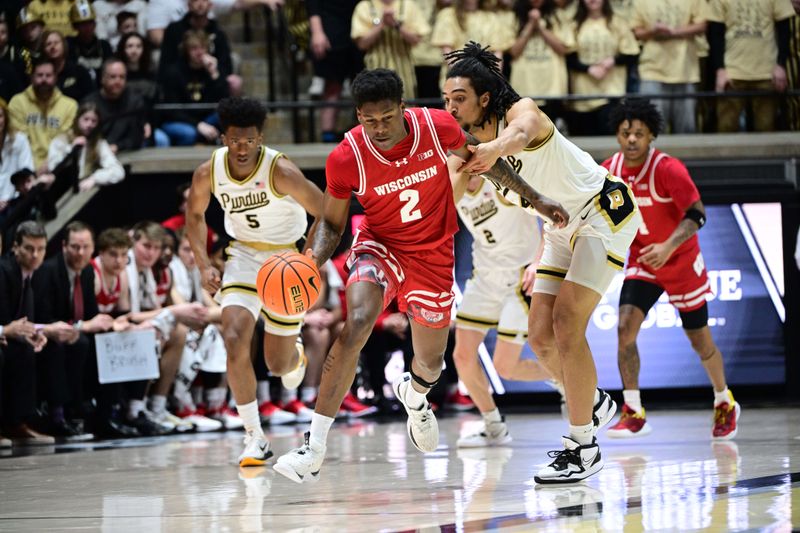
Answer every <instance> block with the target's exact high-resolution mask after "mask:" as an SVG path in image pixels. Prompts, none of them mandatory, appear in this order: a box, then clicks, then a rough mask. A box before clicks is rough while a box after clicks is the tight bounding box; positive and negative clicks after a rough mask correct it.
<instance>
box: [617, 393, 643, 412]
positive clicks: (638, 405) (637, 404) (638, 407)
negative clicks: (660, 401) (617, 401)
mask: <svg viewBox="0 0 800 533" xmlns="http://www.w3.org/2000/svg"><path fill="white" fill-rule="evenodd" d="M622 397H623V398H624V399H625V405H627V406H628V407H630V408H631V409H633V410H634V411H636V412H637V413H641V412H642V409H643V407H642V397H641V393H640V392H639V389H625V390H623V391H622Z"/></svg>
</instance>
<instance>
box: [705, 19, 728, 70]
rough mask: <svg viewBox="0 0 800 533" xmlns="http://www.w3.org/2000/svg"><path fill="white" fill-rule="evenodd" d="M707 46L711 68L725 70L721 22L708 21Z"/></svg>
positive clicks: (723, 30) (723, 38) (723, 36)
mask: <svg viewBox="0 0 800 533" xmlns="http://www.w3.org/2000/svg"><path fill="white" fill-rule="evenodd" d="M708 46H709V47H710V48H709V61H711V68H712V69H713V70H714V71H716V70H717V69H720V68H725V25H724V24H722V23H721V22H713V21H708Z"/></svg>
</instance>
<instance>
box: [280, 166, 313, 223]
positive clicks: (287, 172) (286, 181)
mask: <svg viewBox="0 0 800 533" xmlns="http://www.w3.org/2000/svg"><path fill="white" fill-rule="evenodd" d="M272 185H273V186H274V187H275V192H277V193H278V194H281V195H284V196H287V195H288V196H291V197H292V198H294V199H295V200H296V201H297V203H298V204H300V205H301V206H303V209H305V210H306V213H308V214H309V215H311V216H313V217H314V218H319V217H320V215H321V214H322V191H321V190H319V187H317V186H316V185H314V183H313V182H312V181H310V180H309V179H308V178H306V177H305V175H304V174H303V172H302V171H301V170H300V169H299V168H298V167H297V165H295V164H294V162H293V161H291V160H290V159H288V158H287V157H285V156H284V157H281V158H279V159H278V161H277V162H276V165H275V170H274V171H273V174H272Z"/></svg>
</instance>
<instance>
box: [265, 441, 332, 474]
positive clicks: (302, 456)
mask: <svg viewBox="0 0 800 533" xmlns="http://www.w3.org/2000/svg"><path fill="white" fill-rule="evenodd" d="M310 437H311V433H310V432H308V431H306V434H305V435H304V439H305V443H304V444H303V445H302V446H300V447H299V448H295V449H294V450H291V451H290V452H288V453H286V454H284V455H281V456H280V457H278V460H277V461H276V462H275V466H274V467H273V468H274V469H275V471H276V472H278V473H279V474H281V475H283V476H286V477H287V478H289V479H291V480H292V481H294V482H295V483H310V482H315V481H318V480H319V470H320V468H321V467H322V461H323V460H325V447H323V448H322V449H314V448H312V447H311V443H310V442H309V439H310Z"/></svg>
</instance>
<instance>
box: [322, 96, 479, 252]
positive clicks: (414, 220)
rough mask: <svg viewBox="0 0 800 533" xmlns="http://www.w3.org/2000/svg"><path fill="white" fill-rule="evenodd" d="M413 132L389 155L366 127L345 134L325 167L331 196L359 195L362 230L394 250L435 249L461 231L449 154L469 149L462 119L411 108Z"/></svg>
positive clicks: (408, 121) (408, 114) (407, 114)
mask: <svg viewBox="0 0 800 533" xmlns="http://www.w3.org/2000/svg"><path fill="white" fill-rule="evenodd" d="M405 119H406V124H407V125H408V129H409V131H410V133H409V134H408V135H407V136H406V138H405V139H403V140H402V141H400V142H399V143H398V144H397V145H396V146H394V147H393V148H392V149H391V150H389V151H388V152H382V151H381V150H379V149H378V148H377V147H375V145H373V144H372V142H371V141H370V139H369V137H368V136H367V135H366V134H365V133H364V130H363V128H362V127H361V126H356V127H355V128H353V129H352V130H350V131H349V132H347V133H346V134H345V139H344V140H343V141H342V142H341V143H339V145H338V146H337V147H336V148H335V149H334V150H333V152H331V155H330V156H329V157H328V161H327V164H326V167H325V173H326V177H327V183H328V192H329V193H330V194H331V196H333V197H335V198H341V199H347V198H350V195H351V194H352V193H353V192H355V194H356V196H357V197H358V201H359V203H360V204H361V206H362V207H363V208H364V213H365V217H364V220H363V222H362V223H361V226H360V227H359V231H360V232H362V233H366V234H368V235H370V236H371V237H372V238H373V239H374V240H376V241H379V242H381V243H382V244H385V245H386V246H389V247H391V248H395V249H398V250H403V251H414V250H429V249H432V248H436V247H437V246H439V245H440V244H442V243H444V242H445V241H447V240H448V239H449V238H450V237H451V236H452V235H453V234H455V232H456V231H458V220H457V213H456V209H455V203H454V202H453V190H452V187H451V185H450V175H449V173H448V170H447V151H448V150H451V149H456V148H460V147H462V146H464V143H465V142H466V139H465V135H464V132H463V131H461V128H460V127H459V125H458V123H457V122H456V120H455V119H454V118H453V117H452V116H451V115H450V114H449V113H447V112H445V111H442V110H439V109H427V108H424V107H423V108H408V109H406V112H405Z"/></svg>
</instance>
